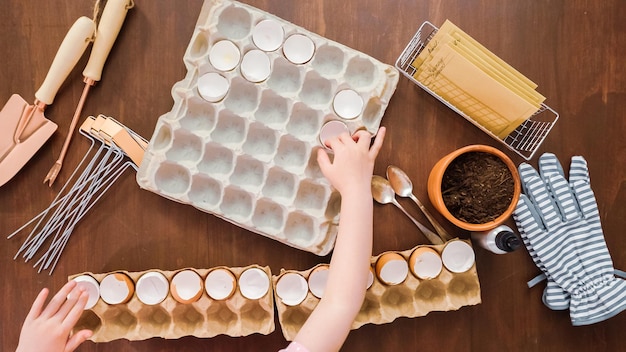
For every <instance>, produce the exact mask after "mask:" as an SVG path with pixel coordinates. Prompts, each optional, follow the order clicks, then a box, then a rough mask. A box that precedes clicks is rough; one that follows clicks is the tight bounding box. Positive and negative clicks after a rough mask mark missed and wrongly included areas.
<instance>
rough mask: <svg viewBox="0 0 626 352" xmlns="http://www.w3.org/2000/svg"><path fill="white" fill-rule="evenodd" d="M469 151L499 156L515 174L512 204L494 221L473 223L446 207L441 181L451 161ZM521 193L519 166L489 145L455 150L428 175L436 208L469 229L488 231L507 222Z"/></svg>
mask: <svg viewBox="0 0 626 352" xmlns="http://www.w3.org/2000/svg"><path fill="white" fill-rule="evenodd" d="M469 152H485V153H489V154H492V155H495V156H497V157H498V158H500V159H501V160H502V161H503V162H504V163H505V164H506V166H507V167H508V168H509V171H510V172H511V175H512V176H513V182H514V185H513V188H514V189H513V199H512V200H511V204H509V206H508V208H507V209H506V211H505V212H504V213H502V214H501V215H500V216H498V217H497V218H495V219H494V220H492V221H489V222H486V223H483V224H472V223H468V222H465V221H461V220H459V219H457V218H455V217H454V216H453V215H452V214H451V213H450V212H449V211H448V208H446V205H445V203H444V202H443V196H442V194H441V182H442V179H443V174H444V173H445V171H446V169H447V168H448V166H449V165H450V163H451V162H452V161H453V160H454V159H456V158H457V157H458V156H460V155H461V154H464V153H469ZM520 193H521V187H520V179H519V174H518V172H517V167H516V166H515V164H513V161H511V159H510V158H509V157H508V156H506V154H504V153H503V152H501V151H500V150H498V149H496V148H494V147H490V146H487V145H480V144H477V145H468V146H466V147H463V148H460V149H457V150H455V151H454V152H452V153H450V154H448V155H446V156H444V157H443V158H441V159H440V160H439V161H438V162H437V163H436V164H435V166H433V168H432V170H431V171H430V175H429V176H428V197H429V198H430V201H431V203H432V204H433V206H434V207H435V209H437V210H438V211H439V212H440V213H441V214H442V215H443V216H444V217H445V218H446V219H448V221H450V222H451V223H453V224H454V225H456V226H457V227H460V228H462V229H464V230H468V231H488V230H491V229H493V228H495V227H497V226H498V225H500V224H502V223H503V222H505V221H506V220H507V219H508V218H509V217H510V216H511V214H513V210H515V206H516V205H517V201H518V199H519V196H520Z"/></svg>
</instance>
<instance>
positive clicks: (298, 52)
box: [283, 34, 315, 65]
mask: <svg viewBox="0 0 626 352" xmlns="http://www.w3.org/2000/svg"><path fill="white" fill-rule="evenodd" d="M314 53H315V43H313V40H311V38H309V37H307V36H306V35H303V34H293V35H291V36H289V38H287V40H285V43H284V44H283V54H285V57H286V58H287V60H289V61H291V62H292V63H294V64H296V65H298V64H304V63H306V62H308V61H309V60H311V58H313V54H314Z"/></svg>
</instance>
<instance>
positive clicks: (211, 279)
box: [204, 269, 235, 300]
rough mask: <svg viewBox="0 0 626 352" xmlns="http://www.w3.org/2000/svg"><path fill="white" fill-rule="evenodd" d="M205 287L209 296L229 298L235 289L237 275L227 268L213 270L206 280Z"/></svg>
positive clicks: (220, 298)
mask: <svg viewBox="0 0 626 352" xmlns="http://www.w3.org/2000/svg"><path fill="white" fill-rule="evenodd" d="M204 287H205V289H206V292H207V294H208V295H209V297H211V298H213V299H215V300H223V299H227V298H228V297H230V296H231V295H232V294H233V292H234V291H235V276H234V275H233V274H232V273H231V272H230V271H228V270H226V269H215V270H212V271H211V272H210V273H209V274H208V275H207V277H206V279H205V281H204Z"/></svg>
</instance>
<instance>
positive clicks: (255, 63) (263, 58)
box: [241, 49, 272, 83]
mask: <svg viewBox="0 0 626 352" xmlns="http://www.w3.org/2000/svg"><path fill="white" fill-rule="evenodd" d="M271 70H272V68H271V64H270V58H269V56H267V54H266V53H264V52H262V51H261V50H256V49H254V50H250V51H248V52H247V53H246V54H245V55H244V56H243V60H241V74H242V75H243V77H244V78H245V79H247V80H248V81H250V82H252V83H258V82H262V81H265V80H266V79H267V77H269V76H270V73H271Z"/></svg>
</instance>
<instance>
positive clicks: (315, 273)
mask: <svg viewBox="0 0 626 352" xmlns="http://www.w3.org/2000/svg"><path fill="white" fill-rule="evenodd" d="M328 268H329V266H328V265H320V266H318V267H317V268H315V269H313V270H312V271H311V274H309V280H308V281H309V290H310V291H311V293H312V294H313V296H315V297H317V298H322V296H323V295H324V290H325V289H326V283H327V282H328Z"/></svg>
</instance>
